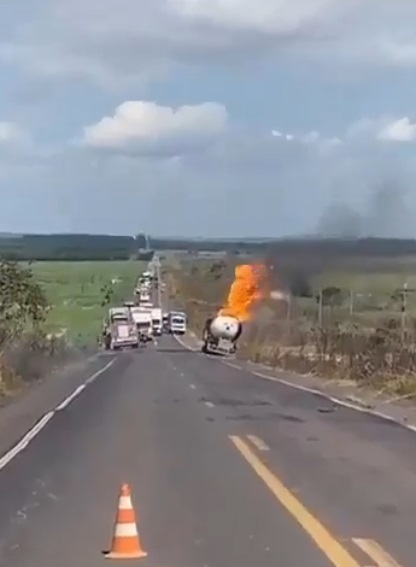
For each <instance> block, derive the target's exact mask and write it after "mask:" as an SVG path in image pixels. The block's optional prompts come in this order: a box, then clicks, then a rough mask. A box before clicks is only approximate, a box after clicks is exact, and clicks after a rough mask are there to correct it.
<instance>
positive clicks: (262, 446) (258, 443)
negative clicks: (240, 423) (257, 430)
mask: <svg viewBox="0 0 416 567" xmlns="http://www.w3.org/2000/svg"><path fill="white" fill-rule="evenodd" d="M247 439H248V440H249V441H251V442H252V443H253V445H254V446H255V447H256V449H258V450H259V451H269V447H268V446H267V445H266V443H265V442H264V441H263V439H261V438H260V437H257V435H247Z"/></svg>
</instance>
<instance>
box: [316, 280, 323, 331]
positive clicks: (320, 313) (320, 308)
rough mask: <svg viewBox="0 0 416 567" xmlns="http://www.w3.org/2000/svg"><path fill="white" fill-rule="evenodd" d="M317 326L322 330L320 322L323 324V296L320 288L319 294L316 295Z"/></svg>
mask: <svg viewBox="0 0 416 567" xmlns="http://www.w3.org/2000/svg"><path fill="white" fill-rule="evenodd" d="M317 299H318V325H319V327H320V328H322V322H323V294H322V288H320V289H319V294H318V298H317Z"/></svg>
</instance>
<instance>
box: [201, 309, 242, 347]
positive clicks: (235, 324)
mask: <svg viewBox="0 0 416 567" xmlns="http://www.w3.org/2000/svg"><path fill="white" fill-rule="evenodd" d="M242 332H243V325H242V323H241V321H239V320H238V319H237V318H236V317H230V316H225V315H217V316H216V317H210V318H208V319H207V320H206V322H205V325H204V329H203V332H202V341H203V343H202V349H201V350H202V352H204V353H206V354H209V353H212V354H225V355H229V354H234V353H235V352H236V350H237V341H238V339H239V338H240V336H241V333H242Z"/></svg>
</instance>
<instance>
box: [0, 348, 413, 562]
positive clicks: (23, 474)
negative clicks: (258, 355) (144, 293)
mask: <svg viewBox="0 0 416 567" xmlns="http://www.w3.org/2000/svg"><path fill="white" fill-rule="evenodd" d="M112 359H113V355H103V356H102V360H101V364H102V366H104V365H106V364H108V363H109V361H110V360H112ZM86 378H87V376H86ZM0 467H1V465H0ZM124 481H126V482H129V483H130V484H131V486H132V489H133V501H134V504H135V507H136V512H137V513H138V515H139V529H140V533H141V538H142V541H143V544H144V547H145V548H146V550H147V551H148V554H149V555H148V558H147V559H143V560H140V563H142V564H143V565H144V566H146V565H149V566H152V567H153V566H154V567H156V566H157V567H204V566H208V567H234V566H238V567H253V566H254V565H255V566H256V567H271V566H280V565H281V566H284V567H300V566H304V565H307V566H308V567H329V566H331V565H335V566H336V567H358V566H360V567H367V566H370V565H373V566H377V565H378V566H379V567H394V566H396V567H397V565H399V566H400V565H401V566H402V567H411V566H412V565H414V542H415V538H416V524H415V521H414V519H415V518H416V496H415V486H416V436H415V435H414V434H412V433H410V432H407V431H405V430H404V429H400V428H399V427H396V426H394V425H391V424H388V423H387V422H382V421H380V420H377V419H375V418H371V417H369V416H366V415H363V414H360V413H357V412H354V411H352V410H348V409H346V408H338V409H335V410H334V409H333V408H332V406H330V405H328V404H325V403H324V402H322V400H319V399H317V398H315V397H314V396H312V395H310V394H306V393H302V392H299V391H295V390H292V389H290V388H288V387H286V386H283V385H279V384H276V383H272V382H268V381H266V380H261V379H259V378H256V377H253V376H252V375H250V374H249V373H248V372H245V371H240V370H238V369H236V368H233V367H231V366H227V365H225V364H223V363H221V362H220V361H219V360H218V359H211V358H208V357H204V356H203V355H200V354H196V353H191V352H188V351H186V350H185V349H183V348H182V347H180V346H179V345H178V343H176V342H175V341H174V340H173V339H172V338H167V337H166V338H163V339H161V340H160V341H159V345H158V346H157V347H149V348H147V349H145V350H143V351H140V352H137V353H134V352H131V353H130V352H125V353H121V354H119V355H117V356H116V357H114V362H113V364H112V365H111V367H109V368H108V369H107V370H106V371H105V372H103V373H102V374H101V375H99V376H98V377H97V378H96V379H95V380H94V381H92V382H91V383H89V384H88V385H87V387H86V388H85V389H84V390H83V391H81V392H80V393H79V395H78V396H77V397H75V398H74V399H73V400H72V402H71V403H69V404H68V405H66V406H65V407H63V409H61V410H59V411H56V412H55V413H54V415H53V416H52V417H51V419H50V421H49V422H48V423H47V425H46V426H45V427H44V428H43V429H42V431H40V433H39V434H38V435H37V436H35V437H34V438H33V440H31V442H30V443H29V445H28V446H27V447H26V449H24V450H23V451H22V452H20V453H19V454H18V455H17V456H16V457H15V458H14V459H12V460H11V461H10V462H9V463H8V464H7V465H6V466H4V467H3V468H2V469H1V470H0V503H1V504H0V564H1V565H10V566H13V567H57V566H59V567H74V566H80V567H81V566H82V567H96V566H100V565H105V564H108V560H106V559H104V558H103V557H102V555H101V551H102V550H103V549H105V548H106V547H107V546H108V544H109V541H110V538H111V531H112V527H113V521H114V513H115V505H116V499H117V493H118V488H119V485H120V483H121V482H124ZM324 526H325V527H324ZM380 546H381V547H380ZM386 553H389V554H390V555H391V556H394V558H395V560H396V563H394V562H392V561H393V560H392V559H388V558H387V559H386V557H387V555H386ZM383 554H384V559H383ZM371 556H372V557H371ZM383 561H384V562H383ZM133 563H134V562H133Z"/></svg>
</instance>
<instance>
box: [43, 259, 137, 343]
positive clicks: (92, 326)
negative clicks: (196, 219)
mask: <svg viewBox="0 0 416 567" xmlns="http://www.w3.org/2000/svg"><path fill="white" fill-rule="evenodd" d="M144 267H145V264H143V263H140V262H137V261H133V260H132V261H114V262H36V263H34V264H32V269H33V273H34V275H35V277H36V280H37V281H38V282H39V284H40V285H41V286H42V287H43V289H44V290H45V293H46V295H47V298H48V301H49V303H50V305H51V307H52V309H51V311H50V313H49V316H48V320H47V330H48V332H51V333H60V332H64V333H66V335H67V336H68V337H69V338H70V339H71V340H72V341H73V342H75V343H80V344H87V343H90V342H92V341H95V340H96V338H97V336H98V334H99V333H100V330H101V325H102V321H103V318H104V317H105V314H106V312H107V310H108V307H109V305H107V306H102V305H101V303H102V301H103V299H104V296H105V290H106V289H111V290H112V298H111V305H117V304H120V303H122V302H123V301H124V300H125V299H129V298H130V297H131V295H132V291H133V289H134V286H135V283H136V280H137V276H138V274H139V273H140V272H141V271H142V270H143V269H144Z"/></svg>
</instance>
